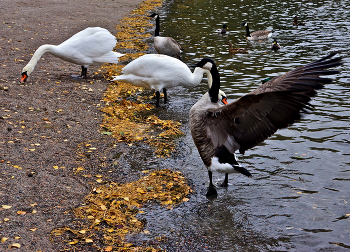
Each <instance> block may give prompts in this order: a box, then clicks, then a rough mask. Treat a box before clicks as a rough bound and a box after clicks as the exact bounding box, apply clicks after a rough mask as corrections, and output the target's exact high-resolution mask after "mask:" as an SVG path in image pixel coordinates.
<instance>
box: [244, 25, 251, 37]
mask: <svg viewBox="0 0 350 252" xmlns="http://www.w3.org/2000/svg"><path fill="white" fill-rule="evenodd" d="M245 30H246V33H245V36H246V37H250V32H249V26H248V24H247V25H246V27H245Z"/></svg>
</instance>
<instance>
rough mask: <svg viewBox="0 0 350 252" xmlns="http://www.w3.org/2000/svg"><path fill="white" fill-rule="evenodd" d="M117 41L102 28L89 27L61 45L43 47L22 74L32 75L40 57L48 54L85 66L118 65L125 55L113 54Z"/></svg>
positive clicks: (37, 51)
mask: <svg viewBox="0 0 350 252" xmlns="http://www.w3.org/2000/svg"><path fill="white" fill-rule="evenodd" d="M116 43H117V39H116V38H115V36H114V35H112V34H111V33H110V32H109V31H108V30H106V29H104V28H101V27H89V28H86V29H85V30H82V31H80V32H78V33H77V34H75V35H73V36H72V37H71V38H69V39H68V40H66V41H64V42H62V43H61V44H59V45H42V46H40V47H39V48H38V49H37V50H36V51H35V53H34V55H33V57H32V58H31V60H30V61H29V63H28V64H27V65H26V66H25V67H24V68H23V70H22V72H27V75H30V74H31V73H32V72H33V71H34V68H35V65H36V64H37V62H38V60H39V59H40V57H41V56H42V55H43V54H44V53H46V52H48V53H51V54H53V55H55V56H56V57H58V58H61V59H63V60H65V61H68V62H71V63H74V64H77V65H81V66H84V67H85V68H87V67H88V66H89V65H100V64H103V63H115V64H116V63H118V60H119V57H121V56H123V55H124V54H121V53H117V52H113V51H112V50H113V48H114V47H115V45H116Z"/></svg>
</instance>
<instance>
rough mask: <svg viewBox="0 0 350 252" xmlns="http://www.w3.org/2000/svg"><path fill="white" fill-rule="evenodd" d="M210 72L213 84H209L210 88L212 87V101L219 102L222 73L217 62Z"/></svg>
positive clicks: (210, 90) (210, 93) (210, 91)
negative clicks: (220, 73)
mask: <svg viewBox="0 0 350 252" xmlns="http://www.w3.org/2000/svg"><path fill="white" fill-rule="evenodd" d="M210 74H211V77H212V85H211V86H209V88H210V89H209V95H210V99H211V102H213V103H217V102H218V100H219V98H218V94H219V90H220V75H219V71H218V69H217V68H216V65H215V64H214V65H213V66H212V68H211V70H210ZM208 83H209V82H208Z"/></svg>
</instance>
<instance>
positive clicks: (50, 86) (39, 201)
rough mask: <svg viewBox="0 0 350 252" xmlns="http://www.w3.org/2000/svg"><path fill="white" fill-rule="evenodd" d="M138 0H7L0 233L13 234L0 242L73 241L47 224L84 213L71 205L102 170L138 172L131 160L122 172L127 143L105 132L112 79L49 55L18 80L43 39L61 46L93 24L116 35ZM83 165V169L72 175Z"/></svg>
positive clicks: (46, 246) (47, 247) (46, 247)
mask: <svg viewBox="0 0 350 252" xmlns="http://www.w3.org/2000/svg"><path fill="white" fill-rule="evenodd" d="M140 2H142V1H140V0H131V1H111V0H106V1H97V2H96V1H87V0H84V1H67V0H66V1H59V2H57V1H41V0H39V1H30V2H22V1H9V0H4V1H1V3H0V8H1V9H2V12H1V18H2V21H3V22H2V32H1V35H0V36H1V41H2V42H1V45H0V54H1V59H0V61H1V69H2V71H1V78H0V170H1V173H0V201H1V206H0V236H1V237H0V238H3V237H5V238H8V239H7V240H5V241H3V242H2V243H0V250H2V251H9V250H14V249H16V250H17V251H60V250H63V249H66V248H67V243H66V242H65V241H63V240H61V241H60V240H55V241H52V240H50V232H51V231H52V230H53V229H54V228H56V227H59V226H65V225H68V224H71V223H72V222H75V221H77V220H76V219H75V217H74V216H73V214H72V209H74V208H75V207H77V206H79V205H80V204H82V202H83V198H84V196H86V195H87V193H88V192H89V190H90V185H91V184H93V183H96V180H97V179H98V178H99V176H104V177H108V178H109V179H110V180H113V181H118V182H123V181H130V180H133V179H135V178H137V177H138V175H137V174H130V172H129V171H128V170H127V168H125V170H119V171H118V173H116V172H115V170H114V169H113V168H114V166H113V164H115V161H116V160H117V159H118V158H119V156H118V155H116V153H123V154H125V153H128V152H129V151H130V148H127V147H129V146H128V145H125V144H123V143H118V151H116V147H115V144H116V143H115V140H114V139H112V138H111V137H110V136H106V135H103V134H101V133H100V131H99V128H100V124H101V120H102V113H101V112H100V110H99V109H100V107H101V106H102V102H103V101H102V97H103V93H104V91H105V90H106V88H107V85H108V81H107V80H105V79H104V78H103V74H102V72H101V71H99V70H98V69H99V67H90V68H89V70H88V80H86V81H85V80H84V81H72V79H71V77H70V75H71V74H77V73H79V72H80V67H79V66H76V65H73V64H70V63H68V62H64V61H62V60H60V59H58V58H56V57H54V56H52V55H50V54H44V55H43V56H42V59H41V60H40V61H39V63H38V64H37V66H36V69H35V71H34V72H33V73H32V75H31V76H30V78H29V80H28V81H27V83H26V84H25V85H20V84H19V79H20V75H21V70H22V68H23V67H24V66H25V65H26V64H27V62H28V61H29V60H30V58H31V55H30V54H32V53H34V51H35V50H36V49H37V48H38V47H39V46H40V45H42V44H59V43H61V42H63V41H64V40H66V39H67V38H69V37H70V36H72V35H73V34H75V33H76V32H78V31H80V30H82V29H84V28H86V27H91V26H92V27H93V26H100V27H104V28H106V29H108V30H109V31H111V32H112V33H113V34H116V32H117V31H116V30H115V26H116V24H117V23H118V20H120V19H121V18H123V17H124V16H125V15H127V14H128V13H130V11H131V10H133V9H134V8H136V7H137V6H138V4H139V3H140ZM96 9H98V11H97V10H96ZM122 162H123V161H122V160H121V161H120V162H119V164H118V165H119V167H122V166H123V163H122ZM79 167H83V169H84V170H83V171H84V176H76V175H75V174H76V173H77V172H79V169H78V170H77V168H79ZM106 167H108V168H106ZM2 206H6V207H2ZM9 207H10V208H9ZM13 244H19V245H20V248H19V249H18V248H17V247H16V246H12V245H13ZM96 249H97V248H94V247H93V246H92V247H91V251H94V250H96Z"/></svg>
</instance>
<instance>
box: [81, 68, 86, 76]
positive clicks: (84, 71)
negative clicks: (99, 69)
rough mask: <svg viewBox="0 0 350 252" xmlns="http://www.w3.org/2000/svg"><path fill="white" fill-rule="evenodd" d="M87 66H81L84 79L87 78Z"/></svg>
mask: <svg viewBox="0 0 350 252" xmlns="http://www.w3.org/2000/svg"><path fill="white" fill-rule="evenodd" d="M86 75H87V68H86V67H84V66H81V77H82V78H83V79H87V76H86Z"/></svg>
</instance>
